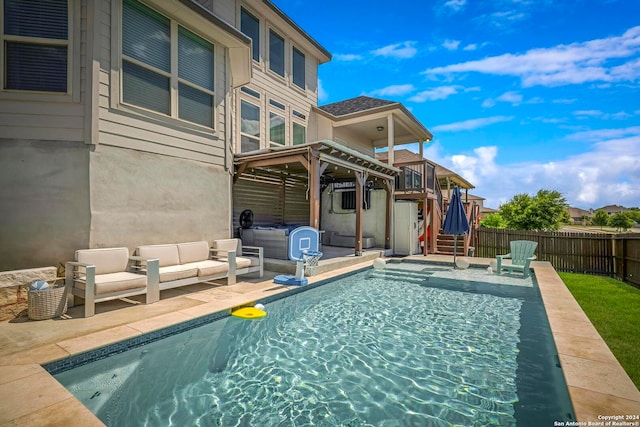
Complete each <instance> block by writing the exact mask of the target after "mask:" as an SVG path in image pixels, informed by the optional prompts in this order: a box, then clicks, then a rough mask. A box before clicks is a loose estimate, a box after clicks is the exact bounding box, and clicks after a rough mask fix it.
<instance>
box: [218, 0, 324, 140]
mask: <svg viewBox="0 0 640 427" xmlns="http://www.w3.org/2000/svg"><path fill="white" fill-rule="evenodd" d="M214 3H215V4H214V10H215V11H216V12H217V13H220V14H221V15H222V16H223V17H225V18H226V19H228V20H229V22H234V23H235V26H236V28H238V29H240V28H241V25H240V17H241V10H242V8H244V9H245V10H246V11H248V12H249V13H251V14H252V15H253V16H254V17H256V18H257V19H258V20H259V33H260V36H259V38H260V59H259V60H258V61H256V60H253V61H252V64H253V66H252V71H253V75H252V78H251V83H250V84H248V85H246V88H248V89H250V90H251V91H254V92H256V93H258V94H259V98H256V97H255V96H252V95H250V94H247V93H246V92H243V91H242V90H241V89H236V90H235V93H234V97H235V104H234V111H235V117H234V118H233V122H232V126H233V139H234V141H235V144H234V148H235V151H236V152H240V151H241V146H240V138H241V132H240V131H241V123H240V119H241V117H240V113H239V112H240V106H241V102H242V100H244V101H245V102H249V103H251V104H253V105H255V106H258V107H260V148H268V147H269V146H270V141H269V130H270V129H269V117H270V113H271V112H273V113H275V114H278V115H280V116H282V117H284V119H285V145H292V144H293V135H292V128H293V123H294V122H295V123H298V124H300V125H302V126H305V128H306V141H307V142H310V141H315V140H316V139H315V138H314V135H313V134H311V133H310V129H309V120H310V116H311V115H312V113H311V108H312V107H315V106H317V104H318V65H319V63H320V59H319V58H317V57H315V56H314V52H313V48H312V47H311V46H310V44H309V43H308V42H307V41H305V40H304V39H303V38H302V37H300V35H299V34H298V33H297V32H296V31H295V30H294V29H292V28H291V27H290V26H289V25H287V24H286V23H285V22H283V20H282V19H281V18H280V17H279V16H278V15H277V14H275V13H274V12H273V10H271V9H270V8H269V7H267V6H266V5H265V4H264V3H263V2H262V1H256V0H251V1H230V0H227V1H221V2H214ZM270 31H274V32H275V33H276V34H278V35H279V36H281V37H282V38H284V41H285V46H284V52H285V54H284V59H285V61H284V63H285V65H284V77H282V76H280V75H278V74H277V73H275V72H273V71H271V70H270V68H269V33H270ZM294 47H295V48H296V49H297V50H299V51H301V52H302V53H303V54H304V55H305V88H304V89H302V88H300V87H298V86H296V85H295V84H293V81H292V50H293V48H294ZM271 101H275V102H276V103H278V104H281V105H282V106H284V109H281V108H279V107H276V106H274V105H272V104H271ZM300 114H302V115H303V116H304V118H302V117H300Z"/></svg>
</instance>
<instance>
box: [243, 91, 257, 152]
mask: <svg viewBox="0 0 640 427" xmlns="http://www.w3.org/2000/svg"><path fill="white" fill-rule="evenodd" d="M259 149H260V107H258V106H257V105H253V104H251V103H250V102H247V101H244V100H242V101H240V150H241V152H243V153H246V152H247V151H253V150H259Z"/></svg>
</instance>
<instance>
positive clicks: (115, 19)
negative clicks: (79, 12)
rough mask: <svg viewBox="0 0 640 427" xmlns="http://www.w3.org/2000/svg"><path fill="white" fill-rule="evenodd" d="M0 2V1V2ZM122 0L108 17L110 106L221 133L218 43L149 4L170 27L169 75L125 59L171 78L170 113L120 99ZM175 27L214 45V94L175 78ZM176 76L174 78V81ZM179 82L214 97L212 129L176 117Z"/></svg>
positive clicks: (176, 33) (186, 126)
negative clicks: (111, 35) (109, 28)
mask: <svg viewBox="0 0 640 427" xmlns="http://www.w3.org/2000/svg"><path fill="white" fill-rule="evenodd" d="M0 1H1V0H0ZM123 3H124V0H119V1H114V2H112V3H111V16H112V34H115V36H114V37H112V40H111V63H112V69H111V77H112V79H111V85H110V88H111V92H110V96H109V99H110V101H109V102H110V107H111V108H113V109H115V110H120V111H125V112H127V113H130V114H134V115H137V116H139V117H141V118H142V117H143V118H145V119H148V120H151V121H155V122H157V123H159V124H162V125H166V124H167V122H170V123H173V124H175V125H176V126H177V127H180V128H184V129H188V130H192V131H196V132H204V133H206V134H212V133H213V134H216V135H217V134H218V133H219V132H221V129H219V128H224V126H218V125H219V123H218V120H217V118H218V117H219V111H218V109H219V108H220V107H219V102H218V96H219V93H218V91H216V90H215V89H216V85H215V83H216V80H217V77H215V75H216V74H217V65H216V51H217V44H216V42H215V41H213V40H211V39H210V38H209V37H206V36H204V35H202V34H201V33H199V32H198V31H194V30H193V29H192V28H191V27H189V26H188V25H185V24H184V23H182V22H180V21H177V20H176V19H175V18H173V17H170V16H167V14H166V13H164V12H162V11H160V10H158V9H157V8H155V7H154V6H153V5H152V4H149V3H147V2H144V1H141V3H142V4H144V5H145V6H147V7H148V8H150V9H153V10H155V11H156V12H158V13H159V14H161V15H162V16H164V17H165V18H167V19H169V25H170V32H171V46H170V49H171V74H170V75H169V74H168V73H167V72H166V71H163V70H159V69H157V68H155V67H153V66H150V65H147V64H144V63H141V62H140V61H137V60H135V59H133V58H129V57H126V60H127V61H130V62H131V63H133V64H136V65H138V66H140V67H144V68H146V69H148V70H151V71H153V72H154V73H158V74H162V75H163V76H168V77H170V79H169V82H170V86H169V90H170V102H171V108H170V112H171V115H170V116H168V115H165V114H163V113H159V112H157V111H153V110H149V109H147V108H144V107H140V106H138V105H134V104H128V103H126V102H124V100H123V99H124V98H123V84H122V78H123V73H122V62H123V60H124V59H125V55H124V54H123V53H122V22H123V19H122V17H123V14H124V6H123ZM178 26H182V27H183V28H184V29H186V30H188V31H191V32H192V33H194V34H196V35H198V36H199V37H202V38H203V39H204V40H206V41H207V42H209V43H211V45H212V46H213V57H214V73H215V74H214V90H213V91H209V90H208V89H206V88H203V87H200V86H197V85H196V86H194V85H193V84H191V83H190V82H187V81H184V80H182V79H179V77H178ZM174 76H175V78H174ZM178 83H183V84H188V85H190V86H193V87H195V88H197V89H198V90H201V91H203V92H207V93H209V94H210V95H212V96H213V104H214V105H213V106H212V111H211V113H212V115H213V117H212V125H213V126H212V127H208V126H205V125H201V124H199V123H195V122H191V121H188V120H185V119H181V118H180V117H178V98H177V97H178Z"/></svg>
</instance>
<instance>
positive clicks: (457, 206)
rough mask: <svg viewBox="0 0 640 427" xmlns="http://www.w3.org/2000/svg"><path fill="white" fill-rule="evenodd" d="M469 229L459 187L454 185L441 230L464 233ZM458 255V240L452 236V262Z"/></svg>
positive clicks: (450, 232) (448, 232)
mask: <svg viewBox="0 0 640 427" xmlns="http://www.w3.org/2000/svg"><path fill="white" fill-rule="evenodd" d="M467 231H469V221H468V220H467V214H466V213H465V211H464V205H463V204H462V197H461V196H460V188H458V186H457V185H456V186H455V187H454V189H453V195H452V196H451V200H450V201H449V208H448V209H447V215H446V216H445V218H444V224H442V232H443V233H444V234H453V235H454V236H457V235H458V234H465V233H466V232H467ZM457 255H458V241H457V238H456V237H454V240H453V262H454V264H455V260H456V256H457Z"/></svg>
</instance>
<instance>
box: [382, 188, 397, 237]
mask: <svg viewBox="0 0 640 427" xmlns="http://www.w3.org/2000/svg"><path fill="white" fill-rule="evenodd" d="M384 182H385V184H386V186H387V213H386V217H385V222H384V248H385V249H391V221H392V217H391V215H392V214H393V199H394V197H393V190H394V187H395V185H394V184H395V182H394V181H393V180H391V179H386V180H385V181H384Z"/></svg>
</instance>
